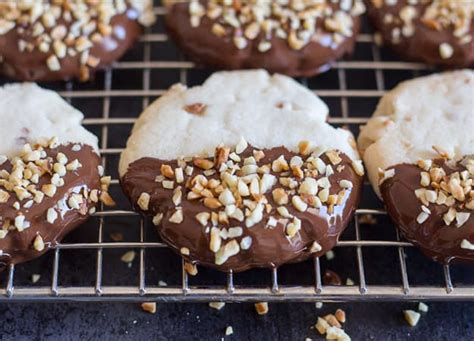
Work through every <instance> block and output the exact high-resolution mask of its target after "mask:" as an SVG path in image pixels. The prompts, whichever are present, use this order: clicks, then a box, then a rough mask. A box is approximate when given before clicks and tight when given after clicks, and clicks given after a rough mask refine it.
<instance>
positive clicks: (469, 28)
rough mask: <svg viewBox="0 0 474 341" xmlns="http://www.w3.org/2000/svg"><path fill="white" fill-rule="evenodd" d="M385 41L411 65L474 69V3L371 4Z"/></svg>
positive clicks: (402, 0) (408, 0)
mask: <svg viewBox="0 0 474 341" xmlns="http://www.w3.org/2000/svg"><path fill="white" fill-rule="evenodd" d="M368 3H369V6H368V14H369V17H370V19H371V20H372V23H373V24H374V26H375V28H376V30H377V31H378V32H379V33H380V35H381V38H382V41H383V42H384V43H385V44H387V45H388V46H390V47H391V48H392V49H393V50H394V51H396V52H397V53H398V54H399V55H400V56H402V57H404V58H405V59H408V60H412V61H421V62H425V63H427V64H432V65H439V66H443V67H448V68H462V67H470V66H474V40H473V34H474V21H473V18H474V2H473V1H463V0H414V1H413V0H369V1H368Z"/></svg>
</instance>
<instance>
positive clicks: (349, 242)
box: [0, 6, 474, 302]
mask: <svg viewBox="0 0 474 341" xmlns="http://www.w3.org/2000/svg"><path fill="white" fill-rule="evenodd" d="M155 12H156V14H157V16H158V18H159V21H161V20H162V17H163V15H164V14H165V9H164V8H163V7H160V6H159V7H156V8H155ZM156 30H157V29H156V28H153V29H150V30H148V31H147V32H146V33H145V34H144V35H143V37H142V38H141V42H140V44H139V46H138V48H143V51H142V55H141V56H142V57H143V58H141V60H139V61H120V62H117V63H116V64H115V65H113V66H112V67H111V68H109V69H107V70H106V71H105V74H104V80H103V84H102V85H99V86H97V88H95V89H92V90H90V89H86V90H79V89H75V87H76V84H74V83H72V82H68V83H66V84H64V86H63V89H62V90H61V91H59V92H60V94H61V95H62V96H64V97H65V98H66V99H68V100H69V101H73V102H74V101H75V100H82V101H85V102H87V101H90V100H99V101H101V111H102V112H101V115H100V117H93V115H88V113H87V112H86V119H85V120H84V124H85V125H86V126H88V127H96V128H98V129H99V133H100V147H101V153H102V155H103V156H102V161H103V164H104V166H109V162H108V161H110V160H109V159H110V158H114V157H115V158H116V157H117V156H118V155H119V154H120V152H121V151H122V149H121V148H116V147H113V146H112V144H111V139H110V135H111V134H113V133H114V130H115V129H118V127H121V126H126V127H128V126H131V125H133V123H134V122H135V120H136V117H137V116H138V114H139V112H134V113H133V114H132V115H130V116H128V117H116V115H113V111H112V109H111V101H113V100H114V99H115V98H125V99H134V100H135V99H139V100H141V107H142V108H145V107H146V106H147V105H148V104H149V101H150V98H154V97H158V96H160V95H162V94H163V93H164V92H165V91H166V89H155V88H153V87H152V85H151V83H152V73H154V72H157V73H158V74H160V73H162V72H169V71H173V72H175V73H177V77H178V78H179V81H181V82H182V83H187V80H188V73H189V72H190V71H192V70H196V65H194V63H192V62H189V61H187V60H185V59H183V58H180V59H176V60H171V61H170V60H164V61H163V60H153V58H152V51H153V49H154V48H156V47H157V46H159V45H165V44H167V43H168V37H167V35H166V34H165V33H164V32H155V31H156ZM158 31H159V29H158ZM357 49H360V50H361V51H364V54H365V55H367V54H369V55H370V56H371V58H367V59H365V60H356V61H339V62H337V63H335V64H334V66H333V71H331V72H333V74H335V75H336V78H337V83H338V86H337V88H335V89H331V88H318V89H317V90H315V91H316V93H317V94H318V95H319V96H321V97H323V98H325V99H329V100H330V99H333V100H334V99H335V100H336V102H332V103H336V104H334V105H337V106H338V107H339V108H340V109H339V115H335V116H332V117H331V118H330V119H329V122H330V123H333V124H336V125H348V126H351V127H356V128H357V127H359V126H360V125H361V124H364V123H365V122H366V121H367V119H368V117H369V116H370V112H365V113H364V115H355V113H354V110H353V108H352V107H351V105H352V104H351V102H352V101H353V100H357V99H375V100H377V99H378V98H379V97H380V96H382V95H383V94H384V93H385V84H386V76H387V75H386V72H387V71H401V72H409V73H410V76H411V77H414V76H417V75H418V73H419V72H429V71H430V70H428V69H427V68H426V66H424V65H421V64H417V63H407V62H400V61H396V60H395V61H390V60H386V58H383V57H382V53H383V51H382V50H381V49H380V48H379V47H378V46H377V45H376V44H374V43H373V39H372V35H371V34H370V33H367V32H366V33H363V34H361V35H360V36H359V37H358V39H357ZM357 49H356V51H357ZM124 70H133V71H139V72H141V77H142V80H141V87H140V88H139V89H115V88H114V86H113V85H114V82H113V76H114V75H116V74H119V73H121V72H123V71H124ZM353 70H360V71H364V72H371V73H373V75H374V82H373V83H375V85H371V86H370V87H369V86H358V87H351V86H349V80H350V77H351V74H350V73H351V72H352V71H353ZM321 77H324V76H321ZM316 79H318V78H316ZM300 81H301V82H302V83H303V84H305V85H307V86H309V87H310V88H311V82H312V80H311V79H300ZM330 106H331V104H330ZM331 109H333V108H332V107H331ZM331 111H332V112H333V110H331ZM121 139H122V140H123V141H122V142H123V143H122V145H124V141H125V137H124V136H122V137H121ZM114 145H115V144H114ZM106 169H107V168H106ZM107 170H108V171H109V172H111V173H114V172H115V170H113V169H111V168H110V167H109V169H107ZM115 173H116V172H115ZM112 186H113V187H116V189H117V192H119V181H118V180H117V178H116V177H115V179H114V180H113V181H112ZM365 187H366V189H367V190H368V191H370V189H369V188H370V186H368V185H367V184H366V186H365ZM119 195H120V194H119ZM122 196H123V195H122ZM372 197H373V199H371V200H370V201H369V204H368V207H367V208H361V209H358V210H357V212H356V214H355V217H354V222H353V225H352V226H350V227H349V229H353V230H352V237H349V238H348V239H347V238H345V239H343V240H341V241H339V242H338V244H337V246H336V248H335V250H336V253H337V254H339V251H338V250H342V249H351V250H355V265H354V266H355V268H354V269H355V270H356V271H355V273H356V274H357V277H358V280H357V284H354V285H326V284H324V281H323V277H324V273H323V270H322V263H328V262H327V261H326V259H320V258H314V259H313V260H311V261H309V262H306V265H307V267H306V268H305V269H306V270H305V272H304V274H303V275H304V276H306V277H308V276H309V277H311V278H312V279H311V281H310V283H306V284H303V283H298V284H296V285H295V284H287V283H284V281H282V280H281V279H280V270H279V269H272V270H259V272H258V274H257V275H258V276H259V277H261V278H263V279H264V281H265V284H263V285H257V286H256V285H250V284H249V285H247V284H243V285H241V284H236V283H235V282H236V278H238V276H241V275H240V274H233V273H232V272H230V273H228V274H227V275H226V278H225V280H224V281H223V283H222V284H218V285H216V284H211V283H212V282H214V281H212V282H210V283H204V284H192V283H191V280H190V277H189V275H188V274H187V272H186V270H185V268H184V262H182V263H181V264H180V266H179V267H180V269H179V271H180V273H181V274H180V283H176V284H173V285H169V286H158V285H151V284H148V283H147V277H148V276H149V275H150V273H151V272H152V271H155V270H154V269H152V268H149V267H148V266H147V264H146V263H147V257H146V254H147V252H151V251H152V250H156V249H166V248H167V247H166V245H165V244H163V243H161V242H160V241H149V240H148V238H147V231H148V230H149V228H148V227H150V226H149V225H147V222H146V220H145V219H144V218H141V217H139V216H138V215H137V213H135V212H133V211H132V210H131V209H113V210H105V209H104V207H101V209H100V210H98V212H97V213H96V214H95V217H96V219H97V221H98V229H97V231H98V234H97V237H96V241H94V242H88V241H83V242H82V241H74V242H63V243H59V244H57V245H55V246H53V250H52V251H51V252H53V253H54V256H53V259H52V270H51V280H50V281H49V283H46V284H44V282H42V284H41V285H39V286H38V285H31V284H30V283H28V284H22V285H20V284H17V282H16V276H15V274H16V267H15V266H14V265H11V266H9V268H8V270H7V271H5V273H4V275H3V276H6V283H5V286H4V287H3V288H1V289H0V302H2V301H54V302H56V301H91V302H92V301H134V302H139V301H182V302H197V301H203V302H207V301H227V302H243V301H382V300H385V301H386V300H392V301H401V300H446V301H447V300H450V301H451V300H452V301H454V300H472V299H474V283H472V282H471V283H467V284H466V283H460V284H457V283H456V284H453V280H452V278H451V268H452V266H449V265H446V266H441V265H432V266H435V267H442V271H441V273H442V275H441V277H442V278H441V282H440V283H438V284H437V285H436V284H435V283H437V282H439V278H438V277H439V276H438V277H437V276H436V274H432V275H429V276H428V277H427V280H426V281H425V282H424V283H422V284H418V283H417V284H412V283H411V282H410V280H412V279H413V278H410V279H409V277H410V276H409V271H408V267H409V262H410V261H411V258H410V257H408V258H407V255H406V253H407V251H408V250H413V249H414V248H413V247H412V246H413V245H412V244H410V243H408V242H406V241H404V240H402V239H401V237H400V236H399V234H398V232H395V233H396V235H395V238H389V237H384V238H375V239H373V238H364V235H365V234H367V235H369V236H370V234H371V231H374V229H378V228H379V227H378V226H366V225H364V224H362V223H361V217H363V216H366V215H372V216H375V217H379V218H383V217H385V215H386V212H385V211H384V210H382V209H379V208H377V206H380V204H379V203H377V200H376V199H375V197H374V196H373V193H372ZM122 199H123V198H122ZM111 217H113V218H115V220H117V219H119V220H120V219H127V218H131V217H132V218H133V217H134V218H138V219H139V224H138V226H131V227H130V226H129V227H128V228H137V227H138V230H139V238H138V239H139V240H138V241H121V242H109V241H106V240H105V238H104V234H105V232H104V231H105V229H106V225H107V224H109V223H108V222H107V220H108V219H109V218H111ZM380 228H383V229H390V230H391V231H396V229H394V227H393V226H390V225H389V226H388V227H387V226H384V227H380ZM151 232H154V231H151ZM349 234H350V235H351V233H349ZM371 248H381V249H382V252H385V251H386V250H389V249H391V250H396V254H397V257H396V261H393V262H388V263H386V264H384V266H386V267H389V268H390V269H392V270H393V272H399V275H400V281H392V282H390V283H388V284H387V283H386V284H383V285H379V284H370V283H369V282H368V279H367V273H368V270H369V269H370V267H368V266H367V264H366V259H365V258H364V252H367V251H368V250H369V249H371ZM130 249H135V250H138V258H137V262H138V271H137V272H138V277H137V278H136V279H135V277H133V276H135V274H134V273H132V271H131V270H130V273H126V274H125V276H129V277H132V278H133V280H134V282H135V283H134V285H120V284H118V283H112V285H109V284H104V280H105V279H106V277H105V276H106V275H104V269H105V267H106V266H105V265H104V252H105V251H107V250H130ZM78 250H91V251H93V252H94V253H95V259H96V261H95V265H93V267H94V274H93V276H94V279H95V280H94V282H95V283H94V284H93V285H62V284H61V282H60V273H61V271H60V262H61V260H62V259H63V258H62V257H63V253H64V252H66V251H72V252H73V253H74V252H77V251H78ZM414 252H417V251H416V250H415V251H414ZM167 257H168V258H170V259H175V258H176V257H177V256H175V255H173V254H171V253H169V254H168V255H167ZM166 261H167V260H166ZM383 261H384V260H383V259H380V262H383ZM427 263H430V260H428V259H425V258H422V260H421V263H420V261H418V263H417V267H418V268H423V267H424V266H425V264H427ZM430 264H431V263H430ZM22 266H26V265H19V266H17V267H22ZM91 266H92V265H91ZM289 267H291V266H289ZM346 268H347V267H346ZM289 269H290V270H287V271H292V270H291V268H289ZM417 271H418V270H417ZM207 275H208V277H207V278H210V277H213V276H216V275H217V272H215V271H211V272H210V273H208V274H207ZM254 275H255V274H252V276H254ZM300 275H301V274H300ZM247 277H248V276H247ZM164 279H166V278H164ZM466 280H468V279H467V278H464V277H463V278H461V282H464V281H466ZM415 282H418V281H415Z"/></svg>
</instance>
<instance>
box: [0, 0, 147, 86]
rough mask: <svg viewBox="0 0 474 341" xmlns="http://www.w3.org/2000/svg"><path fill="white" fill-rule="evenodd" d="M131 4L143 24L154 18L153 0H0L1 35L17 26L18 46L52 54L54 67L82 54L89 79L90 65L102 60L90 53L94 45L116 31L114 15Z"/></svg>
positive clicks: (50, 63)
mask: <svg viewBox="0 0 474 341" xmlns="http://www.w3.org/2000/svg"><path fill="white" fill-rule="evenodd" d="M129 8H133V9H134V10H136V11H137V12H138V15H139V18H138V21H139V22H140V23H142V24H143V25H146V26H149V25H151V24H152V23H153V22H154V15H153V8H152V2H151V1H149V0H114V1H98V0H75V1H67V0H55V1H37V0H18V1H5V2H0V35H5V34H7V33H9V32H10V31H12V30H15V31H16V33H17V34H18V36H19V37H20V39H19V40H18V49H19V50H20V51H27V52H32V51H40V52H42V53H45V54H48V55H49V57H48V59H47V66H48V68H49V69H50V70H51V71H58V70H60V69H61V62H60V61H61V59H64V58H66V57H75V56H80V62H81V78H82V79H83V80H87V79H88V78H89V67H91V68H95V67H97V66H98V65H99V63H100V60H99V59H98V58H97V57H94V56H93V55H92V54H91V53H90V52H91V49H92V47H93V46H94V44H96V43H100V42H101V41H102V40H103V39H104V37H107V36H110V35H111V34H112V33H113V27H112V25H111V20H112V18H113V17H114V16H116V15H120V14H123V13H125V12H126V11H127V9H129ZM0 62H1V56H0Z"/></svg>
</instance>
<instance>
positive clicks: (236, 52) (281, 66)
mask: <svg viewBox="0 0 474 341" xmlns="http://www.w3.org/2000/svg"><path fill="white" fill-rule="evenodd" d="M203 4H206V1H203ZM338 6H339V4H334V3H331V7H333V8H338ZM188 7H189V4H188V3H177V4H174V5H173V6H170V7H169V8H168V13H167V15H166V27H167V29H168V33H169V35H170V36H171V37H172V38H173V39H174V41H175V42H176V43H177V44H178V45H179V47H180V48H181V49H182V50H183V51H184V53H185V54H186V55H187V56H189V58H191V59H192V60H194V61H195V62H197V63H199V64H204V65H209V66H211V67H213V68H217V69H232V70H235V69H262V68H263V69H266V70H268V71H269V72H272V73H282V74H286V75H289V76H294V77H299V76H302V77H309V76H312V75H316V74H319V73H322V72H325V71H327V70H328V69H330V67H331V64H332V63H333V62H334V61H335V60H337V59H340V58H342V57H343V56H344V55H347V54H351V53H352V52H353V49H354V44H355V38H356V36H357V34H358V33H359V30H360V19H359V17H357V16H353V17H352V19H353V28H352V30H353V34H352V35H351V36H349V37H343V38H342V42H340V43H339V44H336V43H335V42H334V40H333V38H332V34H331V33H330V32H328V31H327V30H325V29H324V24H323V21H322V20H317V21H316V33H315V34H314V35H313V38H312V39H311V41H310V42H309V43H308V44H307V45H306V46H305V47H303V48H302V49H300V50H295V49H292V48H290V46H289V45H288V42H287V40H286V39H281V38H278V37H275V35H273V36H272V38H271V39H269V40H268V41H269V42H270V43H271V45H272V48H271V49H270V50H268V51H266V52H260V51H259V49H258V45H259V43H260V42H262V41H263V40H265V36H264V34H263V33H260V34H259V35H258V36H257V38H256V39H254V40H249V41H248V45H247V47H246V48H244V49H238V48H236V46H235V45H234V43H233V41H232V40H233V39H232V38H233V37H232V36H225V37H219V36H217V35H215V34H213V33H212V26H213V24H214V23H215V21H214V20H211V19H209V18H207V17H204V18H203V19H202V20H201V24H200V25H199V26H198V27H192V26H191V23H190V15H189V10H188Z"/></svg>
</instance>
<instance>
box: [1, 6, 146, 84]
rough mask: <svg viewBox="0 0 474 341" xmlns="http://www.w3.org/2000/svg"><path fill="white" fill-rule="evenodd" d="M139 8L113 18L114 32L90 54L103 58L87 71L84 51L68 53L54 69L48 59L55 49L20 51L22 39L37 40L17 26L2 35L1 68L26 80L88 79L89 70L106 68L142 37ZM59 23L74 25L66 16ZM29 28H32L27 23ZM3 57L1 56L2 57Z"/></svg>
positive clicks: (96, 44) (93, 47) (12, 76)
mask: <svg viewBox="0 0 474 341" xmlns="http://www.w3.org/2000/svg"><path fill="white" fill-rule="evenodd" d="M138 15H139V14H138V12H137V11H136V10H135V9H133V8H130V9H128V10H127V11H126V12H125V13H123V14H120V15H115V16H114V17H113V18H112V19H111V22H110V25H111V26H112V33H111V34H110V35H108V36H105V37H104V38H103V39H102V40H101V41H100V42H94V43H93V46H92V48H91V49H90V55H91V56H93V57H95V58H98V59H99V60H100V62H99V64H98V65H97V66H95V67H91V66H88V67H87V70H88V71H87V72H86V74H84V69H83V68H81V66H83V63H81V54H80V53H78V54H76V55H75V56H70V55H67V56H66V57H65V58H62V59H60V60H59V62H60V64H61V68H60V69H59V70H57V71H52V70H51V69H50V68H49V67H48V65H47V59H48V57H50V56H51V53H43V52H41V51H39V50H38V49H35V50H33V51H31V52H28V51H20V49H19V46H18V43H19V40H24V41H26V42H29V41H34V37H32V36H31V34H27V33H24V34H20V33H19V32H18V30H16V29H13V30H11V31H10V32H8V33H7V34H5V35H0V56H3V61H2V62H1V61H0V71H2V72H3V73H4V74H6V75H7V76H8V77H11V78H15V79H18V80H22V81H53V80H69V79H71V78H77V79H80V80H83V81H84V80H87V79H88V77H89V74H92V73H93V72H94V71H95V70H96V69H101V68H104V67H105V66H107V65H109V64H110V63H112V62H113V61H115V60H117V59H119V58H120V57H121V56H122V55H123V54H124V53H125V52H126V50H127V49H128V48H130V47H131V46H132V45H133V43H134V42H135V41H136V40H137V39H138V37H139V35H140V34H141V31H142V28H141V26H140V24H139V23H138V22H137V17H138ZM59 24H64V25H65V26H67V27H68V29H69V28H70V23H67V22H65V21H64V20H63V19H62V20H60V21H59ZM25 32H28V27H26V30H25ZM0 60H1V58H0Z"/></svg>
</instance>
